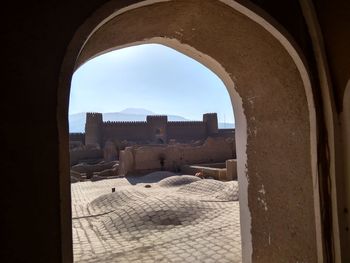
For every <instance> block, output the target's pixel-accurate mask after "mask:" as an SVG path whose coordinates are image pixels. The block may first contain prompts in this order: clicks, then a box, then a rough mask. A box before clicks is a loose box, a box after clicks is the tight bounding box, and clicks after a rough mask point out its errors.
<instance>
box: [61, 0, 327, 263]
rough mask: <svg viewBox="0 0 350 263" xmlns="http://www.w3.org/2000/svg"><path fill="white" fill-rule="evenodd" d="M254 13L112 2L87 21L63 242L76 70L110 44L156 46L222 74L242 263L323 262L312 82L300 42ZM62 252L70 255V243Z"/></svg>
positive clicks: (64, 160)
mask: <svg viewBox="0 0 350 263" xmlns="http://www.w3.org/2000/svg"><path fill="white" fill-rule="evenodd" d="M253 9H254V8H253V7H252V6H249V7H246V6H244V5H242V4H240V3H238V2H236V1H225V0H222V1H219V0H217V1H216V0H211V1H197V0H193V1H161V0H160V1H139V2H137V3H136V4H132V5H128V4H127V2H125V3H124V2H123V4H122V3H120V1H113V0H112V1H110V2H109V3H108V5H106V6H103V7H101V9H100V10H99V11H98V12H96V13H95V14H93V15H92V17H91V19H89V20H88V21H87V22H86V23H84V25H82V27H81V28H80V29H79V31H78V32H77V33H76V34H75V36H74V38H73V40H72V42H71V45H70V47H69V49H68V51H67V54H66V57H65V61H64V63H63V66H62V76H61V79H60V88H59V94H58V98H59V99H58V122H59V136H60V145H61V147H60V169H61V171H62V176H61V181H60V183H61V189H62V191H61V199H62V236H63V237H62V240H69V239H70V237H71V235H70V230H71V225H70V223H71V221H70V220H69V219H70V217H69V216H68V215H69V211H70V209H69V207H70V201H69V200H68V197H69V178H68V174H69V172H68V166H69V165H68V164H69V160H68V157H67V156H68V127H67V122H66V121H67V111H68V110H67V109H68V97H69V87H70V81H71V77H72V74H73V72H74V70H75V69H76V68H78V67H79V66H80V65H82V64H83V63H85V62H86V61H88V60H90V59H92V58H94V57H96V56H98V55H100V54H103V53H106V52H108V51H110V50H114V49H120V48H123V47H128V46H133V45H140V44H145V43H158V44H163V45H166V46H168V47H172V48H174V49H176V50H178V51H180V52H182V53H184V54H186V55H188V56H190V57H192V58H194V59H196V60H197V61H199V62H201V63H202V64H204V65H205V66H207V67H208V68H210V69H211V70H212V71H213V72H215V73H216V74H217V75H218V76H219V77H220V78H221V79H222V81H223V82H224V83H225V86H226V87H227V90H228V92H229V94H230V98H231V100H232V102H233V104H234V105H235V121H236V125H237V129H236V131H235V132H236V136H239V138H240V140H237V141H236V143H237V145H236V150H237V170H238V181H239V183H240V191H239V202H240V216H241V220H240V222H241V238H242V258H243V261H244V262H252V261H254V262H255V261H257V260H259V261H260V262H271V261H276V262H278V261H279V260H280V259H281V258H284V259H285V260H286V261H295V260H298V261H305V262H306V261H310V262H314V261H317V260H321V261H322V253H323V252H322V251H323V250H322V234H321V233H322V232H321V219H320V209H319V193H318V180H317V145H316V119H315V117H316V116H315V114H316V113H315V109H314V102H313V96H312V89H311V83H310V78H309V75H308V72H307V70H306V66H305V63H304V61H303V59H302V57H303V56H302V55H300V54H299V53H298V51H297V50H298V48H297V47H294V46H293V43H294V42H293V41H292V40H291V39H290V38H289V36H286V34H284V33H283V32H284V31H283V29H281V28H280V27H279V25H277V24H276V23H275V21H271V20H269V18H268V17H266V16H265V15H264V14H260V13H259V12H258V10H256V9H254V10H253ZM193 13H195V14H196V16H193ZM155 21H156V22H155ZM296 127H297V128H296ZM158 164H159V162H158ZM151 189H152V187H151ZM300 204H303V210H302V213H301V212H300V211H301V210H300ZM281 215H284V216H281ZM62 249H63V251H64V255H67V258H68V259H69V257H70V251H71V250H70V243H69V242H63V243H62Z"/></svg>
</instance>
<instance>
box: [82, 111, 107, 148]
mask: <svg viewBox="0 0 350 263" xmlns="http://www.w3.org/2000/svg"><path fill="white" fill-rule="evenodd" d="M102 123H103V118H102V113H86V122H85V144H86V145H98V146H99V147H101V143H102Z"/></svg>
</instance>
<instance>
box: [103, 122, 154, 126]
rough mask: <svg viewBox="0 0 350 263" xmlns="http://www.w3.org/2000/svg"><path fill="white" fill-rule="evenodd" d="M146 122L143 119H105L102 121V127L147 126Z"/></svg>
mask: <svg viewBox="0 0 350 263" xmlns="http://www.w3.org/2000/svg"><path fill="white" fill-rule="evenodd" d="M147 125H148V123H147V122H145V121H105V122H103V126H104V127H112V126H115V127H121V126H147Z"/></svg>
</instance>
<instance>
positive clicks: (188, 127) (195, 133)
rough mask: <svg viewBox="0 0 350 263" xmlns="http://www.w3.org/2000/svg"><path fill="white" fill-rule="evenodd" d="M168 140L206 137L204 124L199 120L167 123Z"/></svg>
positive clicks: (201, 138)
mask: <svg viewBox="0 0 350 263" xmlns="http://www.w3.org/2000/svg"><path fill="white" fill-rule="evenodd" d="M167 137H168V140H171V139H175V140H176V141H180V142H181V141H190V140H203V139H205V138H207V128H206V124H205V123H204V122H201V121H176V122H175V121H174V122H168V124H167Z"/></svg>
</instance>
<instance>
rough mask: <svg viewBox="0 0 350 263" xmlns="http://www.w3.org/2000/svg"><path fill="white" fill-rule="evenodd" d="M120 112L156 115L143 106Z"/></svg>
mask: <svg viewBox="0 0 350 263" xmlns="http://www.w3.org/2000/svg"><path fill="white" fill-rule="evenodd" d="M119 113H124V114H134V115H156V114H155V113H154V112H152V111H150V110H146V109H142V108H126V109H124V110H122V111H120V112H119Z"/></svg>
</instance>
